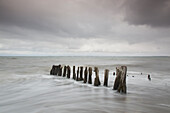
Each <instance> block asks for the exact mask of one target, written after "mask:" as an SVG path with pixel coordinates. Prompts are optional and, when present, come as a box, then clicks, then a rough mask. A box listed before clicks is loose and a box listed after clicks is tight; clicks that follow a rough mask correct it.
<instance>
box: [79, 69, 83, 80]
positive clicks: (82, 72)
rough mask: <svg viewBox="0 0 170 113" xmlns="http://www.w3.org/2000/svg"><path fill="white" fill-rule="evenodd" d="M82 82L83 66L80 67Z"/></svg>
mask: <svg viewBox="0 0 170 113" xmlns="http://www.w3.org/2000/svg"><path fill="white" fill-rule="evenodd" d="M82 80H83V66H81V67H80V81H82Z"/></svg>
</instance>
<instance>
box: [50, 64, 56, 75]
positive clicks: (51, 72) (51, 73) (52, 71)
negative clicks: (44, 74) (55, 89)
mask: <svg viewBox="0 0 170 113" xmlns="http://www.w3.org/2000/svg"><path fill="white" fill-rule="evenodd" d="M55 67H56V66H55V65H53V66H52V69H51V71H50V75H54V70H55Z"/></svg>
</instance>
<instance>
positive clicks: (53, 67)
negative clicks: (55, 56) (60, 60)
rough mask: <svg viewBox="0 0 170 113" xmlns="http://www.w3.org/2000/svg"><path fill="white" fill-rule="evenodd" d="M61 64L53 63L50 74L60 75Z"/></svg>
mask: <svg viewBox="0 0 170 113" xmlns="http://www.w3.org/2000/svg"><path fill="white" fill-rule="evenodd" d="M60 67H61V65H53V66H52V69H51V71H50V75H58V73H59V70H60Z"/></svg>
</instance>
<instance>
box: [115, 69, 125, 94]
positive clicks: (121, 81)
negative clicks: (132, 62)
mask: <svg viewBox="0 0 170 113" xmlns="http://www.w3.org/2000/svg"><path fill="white" fill-rule="evenodd" d="M126 73H127V67H126V66H121V67H117V68H116V79H115V83H114V87H113V90H117V91H118V92H119V93H120V92H121V93H126V92H127V91H126V90H127V88H126Z"/></svg>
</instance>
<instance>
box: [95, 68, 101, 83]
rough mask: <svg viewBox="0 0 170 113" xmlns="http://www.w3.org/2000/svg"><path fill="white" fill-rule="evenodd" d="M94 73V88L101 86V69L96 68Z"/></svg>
mask: <svg viewBox="0 0 170 113" xmlns="http://www.w3.org/2000/svg"><path fill="white" fill-rule="evenodd" d="M94 71H95V74H96V78H95V79H94V86H99V85H100V79H99V69H98V68H97V67H94Z"/></svg>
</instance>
